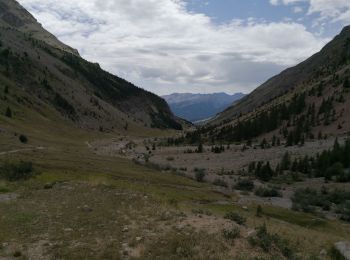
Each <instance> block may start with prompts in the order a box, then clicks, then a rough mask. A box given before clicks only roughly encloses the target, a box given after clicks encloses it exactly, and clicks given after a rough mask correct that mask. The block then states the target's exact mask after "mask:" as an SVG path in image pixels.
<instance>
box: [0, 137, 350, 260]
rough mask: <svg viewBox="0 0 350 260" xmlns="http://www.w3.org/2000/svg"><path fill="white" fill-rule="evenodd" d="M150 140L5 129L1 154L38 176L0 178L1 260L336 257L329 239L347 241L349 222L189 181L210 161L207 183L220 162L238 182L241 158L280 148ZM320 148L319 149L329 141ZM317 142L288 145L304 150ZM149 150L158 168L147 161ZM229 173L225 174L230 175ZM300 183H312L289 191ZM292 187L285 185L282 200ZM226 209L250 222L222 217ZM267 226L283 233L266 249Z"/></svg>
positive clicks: (218, 172) (217, 171)
mask: <svg viewBox="0 0 350 260" xmlns="http://www.w3.org/2000/svg"><path fill="white" fill-rule="evenodd" d="M89 137H90V138H89ZM72 140H74V141H72ZM153 142H154V139H153V138H130V137H125V136H122V135H120V136H119V137H118V138H116V137H112V136H96V137H92V136H90V135H81V136H79V137H76V138H67V139H62V140H59V141H57V140H55V141H53V140H51V141H49V142H42V141H40V140H35V141H33V144H27V145H21V144H17V145H12V143H13V140H12V139H9V138H7V136H5V135H2V139H1V150H0V159H1V160H2V161H3V160H5V161H6V160H7V161H14V160H15V161H16V160H24V161H32V162H33V163H34V165H35V167H36V169H37V171H38V172H39V173H40V174H38V175H37V176H36V177H35V178H32V179H30V180H27V181H19V182H6V181H1V182H0V213H1V218H0V258H1V259H13V258H17V259H18V258H19V259H21V258H22V259H254V258H255V257H260V259H271V257H274V259H318V258H317V257H319V259H331V258H330V257H329V256H328V252H329V251H330V249H331V248H332V245H333V244H334V243H335V242H337V241H343V240H349V239H350V225H349V224H347V223H345V222H340V221H337V220H330V219H326V218H322V217H315V216H314V215H309V214H306V213H300V212H295V211H291V210H289V209H288V208H289V206H286V205H285V204H283V203H282V205H279V203H281V202H278V203H273V202H272V201H271V200H268V199H266V201H264V200H265V199H264V200H262V199H260V200H259V199H258V198H257V197H255V196H254V195H252V194H250V195H247V194H242V193H239V192H238V191H235V190H232V189H226V188H222V187H218V186H213V185H211V184H209V183H199V182H196V181H194V180H191V179H190V178H188V177H193V170H194V167H203V168H205V167H208V174H207V178H208V179H207V181H208V182H210V180H211V179H212V178H214V176H216V177H223V176H221V175H220V171H221V168H222V167H224V168H225V170H229V169H231V167H232V170H234V172H235V173H234V174H233V175H232V176H231V175H230V176H231V177H232V180H234V178H235V174H237V173H238V170H239V167H240V166H244V165H245V164H246V162H248V161H249V159H245V156H247V157H248V158H250V157H251V156H254V157H255V158H256V157H257V156H261V159H264V158H265V157H263V156H272V157H274V156H276V154H278V152H277V150H276V151H274V150H270V151H269V153H271V154H269V155H267V153H266V151H260V150H259V149H255V150H246V151H245V152H242V151H241V148H240V146H231V148H230V149H229V150H227V151H226V152H225V153H223V154H218V155H217V154H213V153H211V152H205V153H204V154H185V153H184V150H186V149H188V148H189V147H178V148H167V147H156V148H155V150H152V143H153ZM329 143H331V140H330V141H329ZM44 144H45V145H44ZM322 145H323V146H322V147H320V148H319V149H323V148H324V147H327V145H328V142H324V143H322ZM146 146H149V148H148V150H151V151H152V152H151V154H149V151H147V149H146ZM39 147H40V149H39ZM312 147H313V144H307V145H306V146H305V148H302V149H295V148H291V149H295V151H299V152H303V149H312ZM206 149H208V148H206ZM291 151H292V150H291ZM146 153H148V155H147V154H146ZM252 153H254V154H252ZM146 157H147V158H148V157H149V158H148V159H147V160H149V161H150V162H152V163H153V164H152V165H153V167H150V165H148V164H146V165H143V164H144V161H145V159H146ZM171 157H173V158H171ZM208 158H209V162H207V160H208ZM228 158H231V159H228ZM259 158H260V157H259ZM220 160H223V161H226V162H227V164H223V163H222V162H221V161H220ZM220 162H221V163H220ZM157 164H163V166H166V165H168V164H170V165H171V167H172V168H170V170H169V169H168V170H164V169H162V167H160V168H157V167H155V165H157ZM175 168H177V169H176V170H175ZM180 168H183V174H180V173H179V172H181V170H180ZM184 168H187V169H186V170H185V169H184ZM181 175H183V176H181ZM211 175H213V177H211ZM230 176H224V177H225V178H226V179H227V181H229V180H231V178H230ZM311 181H312V182H314V184H315V185H321V183H319V181H317V180H311ZM318 183H319V184H318ZM293 185H294V184H293ZM297 185H309V183H306V182H301V183H297V184H295V186H291V187H292V188H291V189H294V188H295V187H296V186H297ZM286 187H287V186H286ZM289 192H290V190H289V188H286V189H285V191H284V195H286V196H285V198H288V196H287V194H288V193H289ZM286 203H287V202H286ZM288 203H289V202H288ZM260 204H261V205H262V212H261V214H259V216H257V214H256V212H257V207H258V205H260ZM230 212H231V213H232V212H234V213H235V214H237V215H239V216H240V217H241V218H242V219H244V221H243V222H242V223H241V222H240V223H237V221H233V220H230V219H227V218H224V217H225V215H227V213H230ZM263 224H265V225H266V227H267V230H268V232H269V234H278V235H277V236H276V240H271V241H270V242H269V243H270V244H271V246H269V247H268V248H265V247H262V246H261V245H262V244H261V243H260V242H261V241H260V242H259V239H263V238H261V237H259V235H258V234H259V233H257V231H256V230H255V229H256V228H258V227H261V226H262V225H263ZM273 237H275V236H273ZM267 238H271V239H272V237H268V236H267ZM264 239H266V238H264ZM274 239H275V238H274ZM252 241H253V242H254V241H255V243H253V242H252ZM286 241H288V242H286ZM282 244H283V246H282Z"/></svg>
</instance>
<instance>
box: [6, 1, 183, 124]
mask: <svg viewBox="0 0 350 260" xmlns="http://www.w3.org/2000/svg"><path fill="white" fill-rule="evenodd" d="M0 12H1V16H0V21H1V22H0V34H1V36H0V40H1V48H0V74H1V77H0V79H1V82H2V85H3V87H4V88H6V89H9V91H8V92H9V94H8V96H9V97H7V98H6V99H7V101H6V103H7V104H5V103H4V104H3V106H2V108H1V109H2V111H5V109H7V107H9V108H10V109H11V108H12V107H13V108H15V107H18V108H17V109H18V111H15V110H14V113H13V114H14V118H16V116H19V115H20V114H21V112H23V110H26V109H35V110H36V112H38V113H39V114H42V113H45V111H41V109H40V108H41V107H43V105H42V104H43V103H44V104H45V105H46V106H48V107H50V108H52V109H53V110H55V111H56V112H59V114H60V116H61V117H64V118H66V119H67V120H70V121H73V122H74V123H75V124H76V125H77V126H79V127H81V128H86V129H99V130H103V131H113V130H114V129H127V128H128V126H130V125H138V126H142V127H157V128H176V129H181V124H179V123H178V119H177V118H176V117H175V116H173V114H172V113H171V111H170V109H169V107H168V105H167V103H166V102H165V101H164V100H163V99H161V98H159V97H158V96H156V95H154V94H152V93H149V92H147V91H145V90H143V89H140V88H138V87H136V86H134V85H133V84H131V83H129V82H127V81H125V80H124V79H121V78H119V77H117V76H114V75H112V74H110V73H108V72H106V71H104V70H102V69H101V68H100V66H99V65H98V64H93V63H90V62H88V61H86V60H84V59H82V58H81V57H80V56H79V55H78V53H77V51H75V50H74V49H72V48H70V47H68V46H66V45H64V44H63V43H61V42H59V41H58V40H57V39H56V38H55V37H54V36H53V35H51V34H49V33H48V32H47V31H45V30H44V29H42V27H41V26H40V24H38V23H37V22H36V21H35V19H34V18H33V17H32V16H31V15H30V14H29V13H28V12H27V11H26V10H25V9H24V8H22V7H21V6H20V5H19V4H18V3H17V2H15V1H13V0H10V1H4V0H0ZM14 93H17V94H16V95H17V96H14V95H15V94H14ZM24 96H26V99H25V100H22V101H21V102H19V100H20V99H21V98H23V97H24ZM23 99H24V98H23ZM11 103H12V104H11ZM136 104H137V105H136ZM3 114H4V112H3ZM44 116H47V115H44Z"/></svg>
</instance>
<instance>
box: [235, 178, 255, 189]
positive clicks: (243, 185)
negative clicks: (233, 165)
mask: <svg viewBox="0 0 350 260" xmlns="http://www.w3.org/2000/svg"><path fill="white" fill-rule="evenodd" d="M234 188H235V189H237V190H243V191H252V190H253V189H254V182H253V181H251V180H248V179H243V180H239V181H238V182H237V183H236V185H235V186H234Z"/></svg>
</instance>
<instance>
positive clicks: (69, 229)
mask: <svg viewBox="0 0 350 260" xmlns="http://www.w3.org/2000/svg"><path fill="white" fill-rule="evenodd" d="M63 231H64V232H72V231H73V229H72V228H65V229H63Z"/></svg>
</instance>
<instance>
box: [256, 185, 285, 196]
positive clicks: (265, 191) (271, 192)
mask: <svg viewBox="0 0 350 260" xmlns="http://www.w3.org/2000/svg"><path fill="white" fill-rule="evenodd" d="M255 195H256V196H259V197H282V194H281V193H280V192H279V191H278V190H277V189H276V188H268V187H259V188H257V189H256V190H255Z"/></svg>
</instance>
